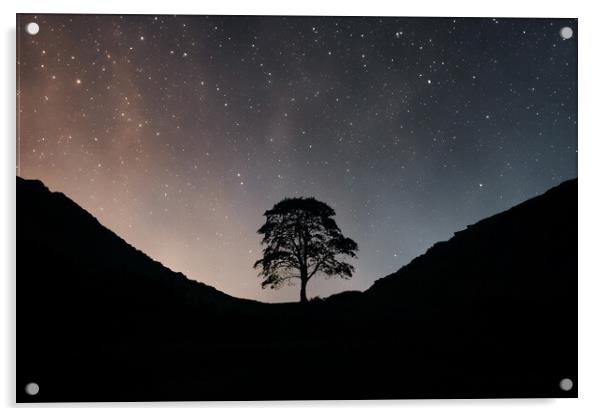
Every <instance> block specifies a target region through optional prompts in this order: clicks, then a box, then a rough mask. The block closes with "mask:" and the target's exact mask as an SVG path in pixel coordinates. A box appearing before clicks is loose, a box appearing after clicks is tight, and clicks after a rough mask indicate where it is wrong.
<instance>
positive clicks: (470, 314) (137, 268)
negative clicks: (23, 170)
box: [17, 178, 577, 401]
mask: <svg viewBox="0 0 602 416" xmlns="http://www.w3.org/2000/svg"><path fill="white" fill-rule="evenodd" d="M17 271H18V272H17V273H18V278H17V287H18V298H17V327H18V329H17V331H18V337H17V351H18V354H17V400H18V401H106V400H109V401H139V400H152V401H156V400H252V399H255V400H265V399H361V398H370V399H379V398H383V399H394V398H470V397H576V395H577V388H576V381H577V180H576V179H575V180H571V181H567V182H565V183H563V184H561V185H559V186H557V187H555V188H552V189H551V190H549V191H548V192H546V193H545V194H543V195H540V196H538V197H536V198H533V199H531V200H528V201H526V202H524V203H522V204H520V205H518V206H516V207H514V208H512V209H510V210H508V211H505V212H503V213H500V214H497V215H494V216H492V217H490V218H487V219H484V220H482V221H480V222H478V223H476V224H474V225H472V226H469V227H468V228H467V229H466V230H463V231H460V232H457V233H455V235H454V236H453V237H452V238H451V239H450V240H449V241H446V242H441V243H437V244H435V245H434V246H433V247H432V248H431V249H429V250H428V251H427V252H426V253H425V254H423V255H422V256H419V257H417V258H416V259H414V260H413V261H412V262H410V263H409V264H408V265H406V266H404V267H402V268H401V269H400V270H399V271H398V272H396V273H393V274H392V275H389V276H387V277H384V278H382V279H379V280H377V281H376V282H375V283H374V285H373V286H372V287H370V288H369V289H368V290H367V291H366V292H363V293H361V292H344V293H340V294H338V295H334V296H331V297H329V298H326V299H323V300H314V301H311V302H309V303H308V304H304V305H303V304H297V303H291V304H264V303H260V302H256V301H251V300H245V299H238V298H234V297H231V296H229V295H227V294H224V293H222V292H220V291H218V290H216V289H215V288H212V287H210V286H207V285H204V284H202V283H198V282H196V281H192V280H189V279H187V278H186V277H185V276H184V275H182V274H181V273H176V272H173V271H171V270H169V269H168V268H166V267H164V266H163V265H161V264H160V263H158V262H156V261H154V260H152V259H151V258H150V257H148V256H146V255H145V254H144V253H142V252H141V251H139V250H137V249H135V248H134V247H132V246H130V245H129V244H128V243H126V242H125V241H124V240H123V239H121V238H120V237H118V236H117V235H116V234H114V233H113V232H112V231H110V230H108V229H107V228H105V227H103V226H102V225H101V224H100V223H99V222H98V221H97V220H96V219H95V218H94V217H93V216H92V215H90V214H89V213H88V212H86V211H85V210H83V209H82V208H81V207H79V206H78V205H77V204H76V203H74V202H73V201H71V200H70V199H69V198H67V197H66V196H65V195H63V194H60V193H53V192H50V191H49V190H48V189H47V188H46V187H45V186H44V185H43V184H42V183H41V182H40V181H35V180H25V179H22V178H17ZM567 377H568V378H571V379H572V380H573V382H575V388H574V389H573V390H571V391H569V392H564V391H562V390H561V389H559V387H558V383H559V382H560V380H561V379H563V378H567ZM31 381H35V382H36V383H38V384H39V385H40V393H39V394H38V395H37V396H31V397H30V396H27V395H25V394H24V392H23V389H22V388H20V386H24V385H25V384H26V383H28V382H31Z"/></svg>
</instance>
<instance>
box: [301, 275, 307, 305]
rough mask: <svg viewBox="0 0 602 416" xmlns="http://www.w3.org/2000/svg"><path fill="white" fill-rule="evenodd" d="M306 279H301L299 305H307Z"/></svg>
mask: <svg viewBox="0 0 602 416" xmlns="http://www.w3.org/2000/svg"><path fill="white" fill-rule="evenodd" d="M306 288H307V279H301V300H300V302H301V303H307V290H306Z"/></svg>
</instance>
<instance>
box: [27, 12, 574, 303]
mask: <svg viewBox="0 0 602 416" xmlns="http://www.w3.org/2000/svg"><path fill="white" fill-rule="evenodd" d="M29 22H37V23H38V24H39V27H40V31H39V33H38V34H37V35H35V36H31V35H28V34H27V33H26V32H25V25H26V24H27V23H29ZM565 27H570V28H572V30H573V32H572V37H571V38H569V39H565V38H563V37H562V36H561V33H568V31H567V30H564V31H562V32H561V30H562V28H565ZM17 31H18V54H19V56H18V79H17V89H18V91H17V104H18V106H19V113H18V140H19V141H18V155H17V160H18V166H17V173H18V174H19V175H21V176H23V177H25V178H37V179H41V180H42V181H44V182H45V183H46V185H47V186H49V187H50V189H52V190H55V191H60V192H63V193H65V194H66V195H68V196H69V197H70V198H72V199H73V200H75V201H76V202H77V203H78V204H80V205H81V206H82V207H84V208H85V209H86V210H88V211H89V212H91V213H92V214H93V215H94V216H96V217H97V218H98V219H99V221H100V222H101V223H103V224H104V225H106V226H107V227H109V228H110V229H112V230H113V231H115V232H116V233H117V234H119V235H120V236H122V237H123V238H124V239H125V240H127V241H128V242H129V243H131V244H132V245H134V246H135V247H137V248H139V249H141V250H142V251H144V252H145V253H147V254H148V255H150V256H151V257H153V258H155V259H157V260H159V261H161V262H162V263H163V264H165V265H166V266H168V267H170V268H172V269H174V270H177V271H181V272H183V273H185V274H186V275H187V276H188V277H190V278H192V279H196V280H199V281H202V282H205V283H207V284H210V285H212V286H215V287H216V288H218V289H220V290H222V291H224V292H226V293H229V294H232V295H235V296H240V297H246V298H255V299H261V300H266V301H285V300H296V299H297V298H298V287H285V288H282V289H280V290H279V291H272V290H269V289H266V290H262V289H261V288H260V278H259V277H257V271H256V270H254V269H252V265H253V263H254V261H255V260H257V259H258V258H259V257H260V256H261V253H260V250H261V248H260V245H259V241H260V236H259V235H258V234H257V233H256V231H257V229H258V228H259V227H260V226H261V225H262V223H263V220H264V218H263V216H262V214H263V212H264V211H265V210H267V209H269V208H271V207H272V206H273V204H274V203H276V202H278V201H279V200H281V199H282V198H283V197H286V196H295V195H298V196H301V195H304V196H315V197H316V198H318V199H320V200H323V201H325V202H327V203H328V204H330V205H331V206H332V207H333V208H334V209H335V210H336V212H337V215H336V219H337V221H338V224H339V226H340V227H341V229H342V230H343V232H344V233H345V234H346V235H347V236H349V237H351V238H353V239H354V240H355V241H357V243H358V244H359V253H358V259H357V260H356V261H354V264H355V266H356V273H355V275H354V277H353V278H352V279H351V280H348V281H343V280H341V279H329V280H326V279H324V278H322V277H315V278H314V279H313V280H312V281H311V282H310V283H309V286H308V292H309V295H310V296H326V295H329V294H331V293H335V292H339V291H343V290H354V289H357V290H364V289H366V288H367V287H369V286H370V285H371V284H372V282H373V281H374V280H375V279H377V278H380V277H383V276H385V275H387V274H389V273H391V272H394V271H396V270H397V269H399V268H400V267H401V266H403V265H404V264H406V263H407V262H409V261H410V260H411V259H412V258H414V257H415V256H417V255H419V254H421V253H423V252H424V251H425V250H426V249H428V248H429V247H430V246H431V245H433V244H434V243H435V242H436V241H439V240H446V239H448V238H449V237H451V236H452V235H453V232H454V231H457V230H460V229H463V228H465V227H466V225H468V224H471V223H474V222H476V221H478V220H479V219H482V218H483V217H486V216H489V215H491V214H494V213H496V212H499V211H502V210H504V209H507V208H509V207H511V206H513V205H515V204H517V203H519V202H521V201H524V200H526V199H528V198H530V197H533V196H535V195H537V194H540V193H542V192H544V191H545V190H547V189H548V188H550V187H551V186H554V185H556V184H558V183H560V182H562V181H563V180H566V179H569V178H573V177H576V176H577V36H578V31H577V22H576V20H574V19H551V20H550V19H491V18H487V19H451V18H450V19H417V18H382V19H379V18H325V17H302V18H297V17H223V16H222V17H220V16H209V17H206V16H111V15H104V16H92V15H38V16H33V15H20V16H19V19H18V26H17ZM17 215H18V214H17Z"/></svg>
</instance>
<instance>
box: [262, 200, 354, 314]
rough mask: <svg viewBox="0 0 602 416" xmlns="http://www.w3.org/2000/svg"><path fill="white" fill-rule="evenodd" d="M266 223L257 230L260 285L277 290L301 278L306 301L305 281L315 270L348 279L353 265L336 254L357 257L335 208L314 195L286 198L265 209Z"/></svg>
mask: <svg viewBox="0 0 602 416" xmlns="http://www.w3.org/2000/svg"><path fill="white" fill-rule="evenodd" d="M264 215H265V217H266V222H265V224H264V225H263V226H262V227H261V228H260V229H259V230H258V231H257V232H258V233H259V234H263V240H262V242H261V243H262V244H263V245H264V246H265V248H264V249H263V258H261V259H259V260H257V262H255V265H254V266H253V267H255V268H257V267H261V272H260V273H259V276H262V277H263V281H262V282H261V287H262V288H265V287H266V286H267V287H270V288H272V289H278V288H279V287H280V286H281V285H282V284H283V283H284V282H290V281H291V280H292V279H299V280H300V281H301V298H300V300H301V302H307V292H306V287H307V282H308V281H309V279H311V278H312V277H314V276H315V275H316V274H317V273H320V272H321V273H324V274H325V275H327V276H339V277H341V278H343V279H349V278H351V275H352V274H353V272H354V268H353V266H352V265H350V264H348V263H345V262H343V261H341V260H339V259H337V256H339V255H347V256H350V257H356V251H357V250H358V247H357V243H356V242H355V241H353V240H352V239H350V238H347V237H345V236H343V234H342V233H341V230H340V229H339V227H338V225H337V223H336V222H335V220H334V219H333V218H332V217H334V215H335V212H334V210H333V209H332V208H331V207H330V206H328V205H327V204H325V203H324V202H320V201H318V200H316V199H315V198H286V199H284V200H282V201H280V202H278V203H277V204H276V205H274V207H273V208H272V209H271V210H268V211H266V212H265V214H264Z"/></svg>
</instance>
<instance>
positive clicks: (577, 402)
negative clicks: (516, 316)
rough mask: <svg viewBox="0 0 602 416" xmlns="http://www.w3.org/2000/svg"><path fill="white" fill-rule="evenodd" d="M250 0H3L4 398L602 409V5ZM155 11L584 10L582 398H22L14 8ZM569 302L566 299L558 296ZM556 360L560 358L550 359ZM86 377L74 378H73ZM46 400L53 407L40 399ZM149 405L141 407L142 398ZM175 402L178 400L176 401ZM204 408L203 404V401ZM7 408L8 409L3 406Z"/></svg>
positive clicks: (163, 408) (233, 406) (269, 410)
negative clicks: (18, 378) (18, 382)
mask: <svg viewBox="0 0 602 416" xmlns="http://www.w3.org/2000/svg"><path fill="white" fill-rule="evenodd" d="M285 3H289V2H284V1H282V0H280V1H277V0H276V1H267V0H265V1H264V0H249V1H243V0H240V1H230V0H228V1H227V0H220V1H213V2H209V3H206V2H202V1H188V2H186V1H178V0H164V1H155V2H152V4H151V2H149V1H133V0H101V1H89V2H88V1H85V0H81V1H66V0H53V1H26V0H23V1H20V2H8V3H7V2H2V5H0V8H1V9H2V13H1V14H0V22H1V30H2V31H1V32H0V36H1V39H2V40H1V41H0V49H1V59H0V71H1V73H2V75H1V76H0V88H1V93H0V97H1V98H0V107H1V108H0V117H1V118H2V123H1V124H0V126H1V127H0V131H1V132H2V134H0V143H1V145H0V236H1V237H0V244H1V246H0V267H1V270H2V273H1V274H0V276H1V277H0V281H1V285H2V287H1V288H0V311H1V315H2V317H1V319H0V325H1V327H0V357H1V358H0V359H1V360H2V361H1V364H0V373H1V374H0V405H2V406H3V407H8V408H9V409H7V410H8V411H9V412H10V413H11V414H12V413H13V412H19V413H20V414H30V413H34V412H36V413H37V412H44V413H45V414H49V415H63V414H77V415H79V414H82V413H83V414H104V413H107V412H111V413H115V414H122V413H125V412H128V411H143V412H145V413H147V412H148V413H149V414H163V413H165V412H174V411H177V412H180V411H181V412H187V413H189V414H193V413H194V414H198V413H199V412H202V413H203V414H207V413H210V414H231V413H239V412H240V413H242V412H244V413H245V414H250V415H262V416H265V415H281V414H283V413H286V414H287V415H288V414H291V415H295V414H299V415H301V414H303V415H306V414H307V413H308V412H311V413H316V414H318V415H325V414H334V413H341V414H343V413H344V414H345V415H364V414H366V413H377V414H399V413H401V412H404V413H409V414H424V415H433V414H439V413H445V414H446V415H484V414H486V415H508V414H510V413H511V414H513V415H521V414H529V415H568V414H571V415H581V414H583V415H601V414H602V382H601V378H602V366H601V362H602V359H601V355H602V343H601V339H602V324H601V322H600V320H601V318H602V308H601V306H600V305H602V290H601V289H602V273H601V268H600V266H599V261H597V260H599V258H602V256H601V254H602V244H601V242H600V240H601V238H602V236H601V231H602V230H601V227H600V222H601V221H600V215H602V206H601V205H602V204H601V202H602V197H601V196H600V195H601V192H600V190H601V189H602V186H601V185H600V183H599V179H600V178H601V175H600V166H601V165H602V161H598V160H597V159H598V158H600V157H601V155H602V154H601V152H600V148H601V144H600V143H601V142H602V134H600V121H601V119H602V105H600V99H601V97H602V89H601V83H600V81H599V76H600V73H602V71H601V65H600V64H601V58H600V55H601V52H602V47H601V45H600V41H601V39H602V36H601V32H602V25H600V18H601V17H602V16H601V14H600V13H599V10H598V9H599V7H596V3H597V2H596V1H593V0H590V1H577V0H565V1H557V0H546V1H541V2H536V1H528V0H504V1H497V2H486V1H470V0H453V1H449V0H448V1H444V0H441V1H434V0H420V1H416V2H400V1H393V0H390V1H384V0H370V1H363V2H356V3H352V2H351V0H347V1H329V0H300V1H294V2H290V3H291V4H285ZM17 12H20V13H132V14H135V13H146V14H300V15H355V16H362V15H364V16H366V15H373V16H381V15H390V16H475V17H577V18H579V399H563V400H551V399H550V400H455V401H453V400H433V401H416V400H409V401H381V402H377V401H369V402H353V401H349V402H250V403H241V402H229V403H151V404H115V403H113V404H62V405H44V406H38V405H36V406H32V405H29V406H25V405H16V404H15V403H14V397H15V386H14V380H15V364H14V357H15V286H16V283H15V273H16V272H15V267H16V266H15V215H16V214H15V178H14V174H15V13H17ZM559 307H561V305H559ZM550 364H551V365H553V363H550ZM82 382H83V383H85V380H74V383H82ZM40 407H46V408H40ZM143 407H144V408H145V409H142V408H143ZM168 408H171V409H168ZM199 408H200V409H199ZM4 414H6V413H4Z"/></svg>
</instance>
